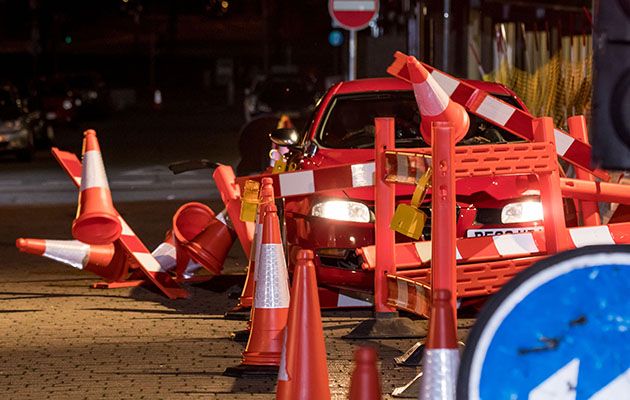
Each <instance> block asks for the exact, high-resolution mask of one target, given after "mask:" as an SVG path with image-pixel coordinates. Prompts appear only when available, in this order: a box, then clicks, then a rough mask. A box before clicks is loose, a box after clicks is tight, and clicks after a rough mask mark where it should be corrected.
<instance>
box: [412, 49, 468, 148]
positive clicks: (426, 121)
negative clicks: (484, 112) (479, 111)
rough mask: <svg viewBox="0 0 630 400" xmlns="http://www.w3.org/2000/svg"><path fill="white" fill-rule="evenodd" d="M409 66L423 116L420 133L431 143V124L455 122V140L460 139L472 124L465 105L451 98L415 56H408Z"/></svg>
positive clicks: (414, 90)
mask: <svg viewBox="0 0 630 400" xmlns="http://www.w3.org/2000/svg"><path fill="white" fill-rule="evenodd" d="M407 68H408V70H409V77H410V79H411V84H412V86H413V92H414V94H415V96H416V101H417V102H418V108H419V109H420V115H421V116H422V122H421V124H420V133H421V134H422V138H423V139H424V141H425V142H427V143H431V125H432V124H433V122H436V121H445V122H450V123H451V124H453V134H454V135H455V141H456V142H458V141H460V140H461V139H462V138H463V137H464V136H466V133H467V132H468V127H469V125H470V120H469V118H468V113H467V112H466V110H464V107H462V106H461V105H459V104H457V103H455V102H454V101H452V100H451V99H450V97H449V96H448V94H446V93H445V92H444V90H443V89H442V87H441V86H440V85H439V84H438V83H437V82H436V81H435V79H434V78H433V76H431V74H429V71H427V70H426V68H424V67H423V66H422V64H420V62H419V61H418V60H417V59H416V58H415V57H413V56H409V57H407Z"/></svg>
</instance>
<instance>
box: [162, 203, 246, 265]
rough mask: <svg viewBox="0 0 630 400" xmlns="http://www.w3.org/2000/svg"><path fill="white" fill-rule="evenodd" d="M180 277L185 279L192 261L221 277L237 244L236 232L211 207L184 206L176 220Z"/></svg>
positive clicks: (175, 237)
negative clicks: (230, 253) (184, 276)
mask: <svg viewBox="0 0 630 400" xmlns="http://www.w3.org/2000/svg"><path fill="white" fill-rule="evenodd" d="M173 237H174V242H175V248H176V259H177V263H176V264H177V265H176V273H177V275H178V276H183V275H184V274H185V272H186V268H187V267H188V265H189V263H190V261H191V258H192V259H193V260H195V261H196V262H198V263H199V264H201V265H202V266H203V267H204V268H206V269H207V270H208V271H210V272H211V273H213V274H215V275H218V274H220V273H221V269H222V268H223V262H224V261H225V258H226V257H227V253H228V252H229V251H230V248H231V247H232V243H233V242H234V238H235V236H234V232H233V231H232V230H231V229H230V228H229V227H228V226H227V224H226V222H225V220H224V221H221V220H220V219H219V217H218V216H215V214H214V211H212V209H210V207H208V206H206V205H204V204H201V203H196V202H191V203H186V204H184V205H183V206H181V207H180V208H179V209H178V210H177V211H176V212H175V215H174V216H173Z"/></svg>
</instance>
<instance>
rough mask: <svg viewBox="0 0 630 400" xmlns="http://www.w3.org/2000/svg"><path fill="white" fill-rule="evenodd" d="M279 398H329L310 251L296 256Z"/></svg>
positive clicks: (324, 349)
mask: <svg viewBox="0 0 630 400" xmlns="http://www.w3.org/2000/svg"><path fill="white" fill-rule="evenodd" d="M276 399H278V400H311V399H318V400H326V399H330V389H329V387H328V366H327V364H326V345H325V343H324V330H323V327H322V319H321V313H320V308H319V297H318V295H317V279H316V277H315V265H314V264H313V252H312V251H310V250H300V252H299V253H298V255H297V264H296V266H295V272H294V275H293V287H292V289H291V307H290V309H289V319H288V323H287V329H286V334H285V341H284V345H283V352H282V362H281V364H280V371H279V373H278V388H277V391H276Z"/></svg>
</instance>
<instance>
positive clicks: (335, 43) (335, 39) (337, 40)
mask: <svg viewBox="0 0 630 400" xmlns="http://www.w3.org/2000/svg"><path fill="white" fill-rule="evenodd" d="M328 43H330V45H331V46H332V47H339V46H341V45H342V44H343V33H341V31H339V30H337V29H334V30H332V31H330V33H329V34H328Z"/></svg>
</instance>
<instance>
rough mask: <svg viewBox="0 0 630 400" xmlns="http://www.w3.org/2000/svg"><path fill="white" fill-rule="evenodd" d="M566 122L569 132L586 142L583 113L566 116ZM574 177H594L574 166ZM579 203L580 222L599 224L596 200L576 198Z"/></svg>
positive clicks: (591, 178)
mask: <svg viewBox="0 0 630 400" xmlns="http://www.w3.org/2000/svg"><path fill="white" fill-rule="evenodd" d="M567 124H568V125H569V134H570V135H571V136H572V137H573V138H575V139H577V140H581V141H582V142H584V143H586V144H588V130H587V128H586V118H584V116H583V115H574V116H572V117H569V118H567ZM575 177H576V178H577V179H581V180H585V181H591V182H595V177H593V175H591V174H589V173H588V172H587V171H585V170H583V169H581V168H578V167H575ZM576 202H577V203H578V204H579V206H580V207H579V209H580V213H581V214H582V223H583V224H584V225H587V226H595V225H601V223H602V221H601V218H600V216H599V207H598V206H597V202H594V201H585V200H577V201H576Z"/></svg>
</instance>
